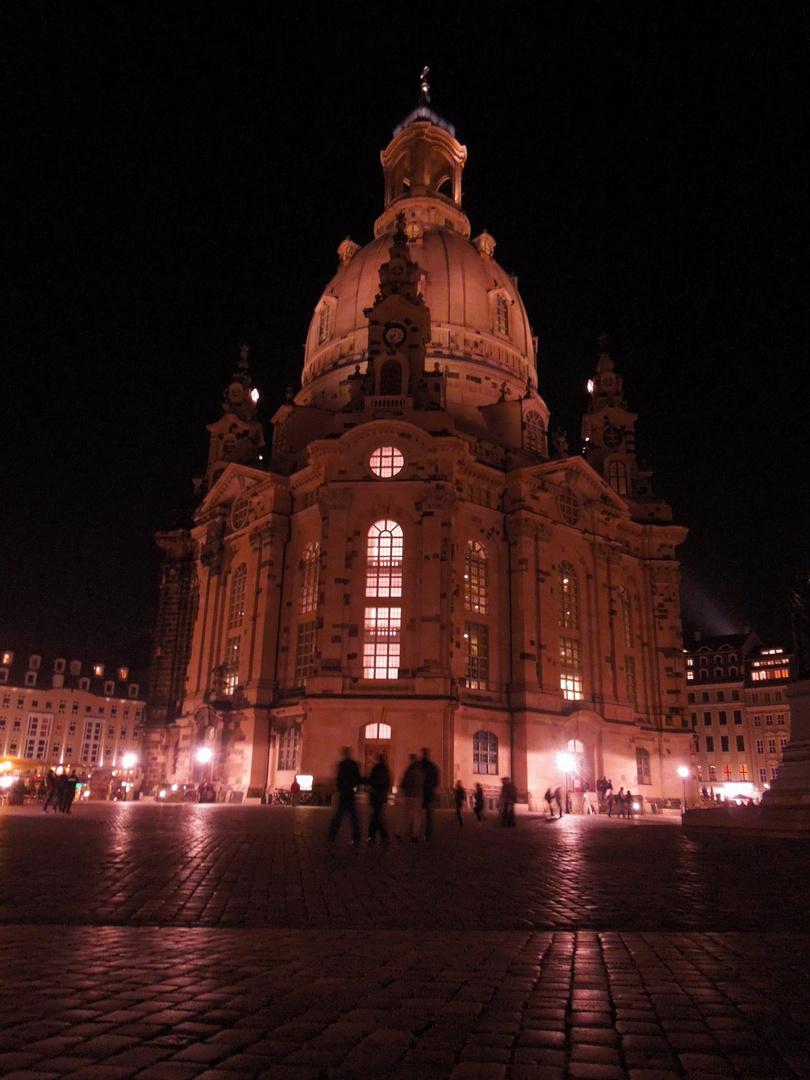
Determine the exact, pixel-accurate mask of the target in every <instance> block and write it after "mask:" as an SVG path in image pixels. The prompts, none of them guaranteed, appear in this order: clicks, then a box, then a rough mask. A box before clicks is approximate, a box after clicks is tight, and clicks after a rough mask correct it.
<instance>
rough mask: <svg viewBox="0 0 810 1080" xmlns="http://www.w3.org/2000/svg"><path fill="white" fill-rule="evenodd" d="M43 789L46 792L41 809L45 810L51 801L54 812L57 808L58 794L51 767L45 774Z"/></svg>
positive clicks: (54, 774)
mask: <svg viewBox="0 0 810 1080" xmlns="http://www.w3.org/2000/svg"><path fill="white" fill-rule="evenodd" d="M45 790H46V791H47V793H48V794H47V796H46V798H45V805H44V806H43V807H42V809H43V810H45V811H47V809H48V807H49V806H50V805H51V802H53V809H54V813H55V812H56V811H57V810H58V809H59V801H58V799H59V795H58V789H57V786H56V773H55V772H54V771H53V769H48V772H47V774H46V776H45Z"/></svg>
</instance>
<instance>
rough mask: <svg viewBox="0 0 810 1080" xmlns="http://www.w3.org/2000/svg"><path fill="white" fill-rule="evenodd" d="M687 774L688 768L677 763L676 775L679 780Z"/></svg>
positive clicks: (683, 778)
mask: <svg viewBox="0 0 810 1080" xmlns="http://www.w3.org/2000/svg"><path fill="white" fill-rule="evenodd" d="M688 775H689V769H688V768H687V767H686V766H685V765H679V766H678V776H680V778H681V780H685V779H686V778H687V776H688Z"/></svg>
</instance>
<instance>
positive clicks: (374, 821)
mask: <svg viewBox="0 0 810 1080" xmlns="http://www.w3.org/2000/svg"><path fill="white" fill-rule="evenodd" d="M368 786H369V797H368V801H369V804H370V806H371V818H370V819H369V823H368V842H369V843H370V844H373V843H374V840H375V837H376V835H377V833H378V832H379V834H380V840H381V841H382V843H383V844H387V843H388V829H386V827H385V808H386V806H387V805H388V792H389V791H390V790H391V773H390V772H389V771H388V766H387V764H386V762H385V754H378V755H377V763H376V765H375V766H374V768H373V769H372V770H371V772H370V773H369V774H368Z"/></svg>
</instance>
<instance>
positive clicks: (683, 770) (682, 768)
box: [678, 765, 689, 810]
mask: <svg viewBox="0 0 810 1080" xmlns="http://www.w3.org/2000/svg"><path fill="white" fill-rule="evenodd" d="M678 776H680V778H681V780H682V781H683V808H684V810H686V779H687V777H688V776H689V769H688V768H687V766H686V765H679V766H678Z"/></svg>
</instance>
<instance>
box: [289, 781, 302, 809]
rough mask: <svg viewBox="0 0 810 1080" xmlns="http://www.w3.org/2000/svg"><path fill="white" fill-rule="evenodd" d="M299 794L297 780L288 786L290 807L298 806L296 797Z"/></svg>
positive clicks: (299, 787) (299, 789) (299, 788)
mask: <svg viewBox="0 0 810 1080" xmlns="http://www.w3.org/2000/svg"><path fill="white" fill-rule="evenodd" d="M300 794H301V785H300V784H299V783H298V780H297V779H294V780H293V782H292V783H291V784H290V806H297V805H298V796H299V795H300Z"/></svg>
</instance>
